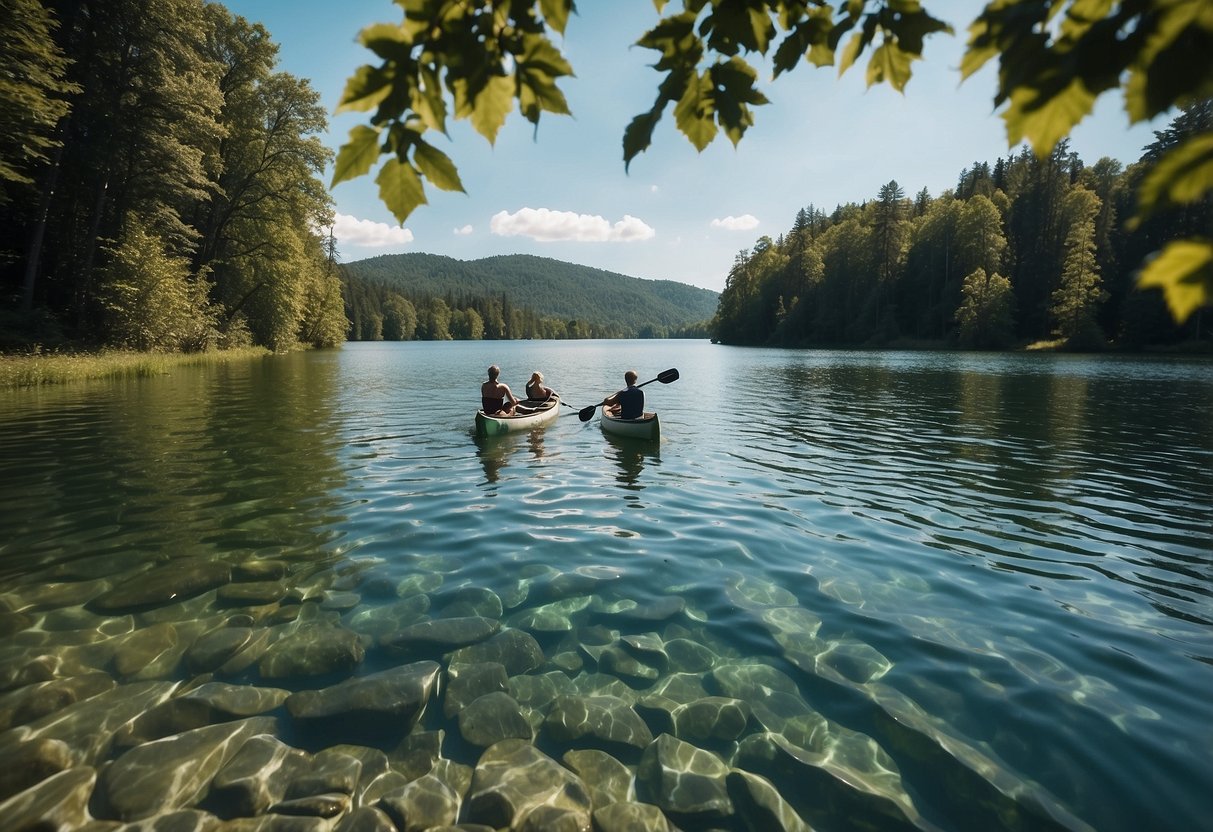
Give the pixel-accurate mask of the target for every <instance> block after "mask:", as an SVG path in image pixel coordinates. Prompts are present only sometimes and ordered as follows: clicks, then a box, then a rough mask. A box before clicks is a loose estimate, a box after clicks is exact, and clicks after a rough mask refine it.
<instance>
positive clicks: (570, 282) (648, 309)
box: [342, 254, 719, 340]
mask: <svg viewBox="0 0 1213 832" xmlns="http://www.w3.org/2000/svg"><path fill="white" fill-rule="evenodd" d="M342 270H343V272H344V274H345V276H346V280H345V289H346V314H347V316H348V317H349V319H350V321H351V324H352V328H351V333H350V338H351V339H352V340H378V339H379V338H380V337H382V338H383V339H385V340H409V339H410V338H416V339H418V340H444V339H445V338H447V337H451V338H455V339H472V340H478V339H480V338H487V339H490V340H492V339H500V338H706V337H707V335H708V328H707V326H708V321H709V319H710V318H711V317H712V315H713V314H714V313H715V311H716V306H717V301H718V298H719V296H718V295H717V293H715V292H712V291H709V290H707V289H700V288H697V287H694V286H689V285H687V284H684V283H677V282H675V281H671V280H642V279H640V278H635V277H627V276H625V275H621V274H615V273H613V272H607V271H603V270H602V269H594V268H590V267H588V266H580V265H576V264H574V263H566V262H563V261H560V260H553V259H551V258H547V257H534V256H531V255H521V254H513V255H501V256H497V257H486V258H483V259H480V260H473V261H463V260H457V259H455V258H452V257H442V256H439V255H434V254H389V255H382V256H380V257H371V258H369V259H366V260H358V261H355V262H353V263H348V264H345V265H344V266H343V267H342ZM402 301H403V303H402ZM448 315H449V316H450V322H449V325H448V326H443V323H442V322H443V321H444V320H446V317H447V316H448ZM410 320H415V321H416V326H415V327H410V326H408V322H409V321H410ZM399 321H403V322H404V323H405V326H404V327H403V329H401V328H400V327H398V326H397V322H399ZM410 333H412V334H410Z"/></svg>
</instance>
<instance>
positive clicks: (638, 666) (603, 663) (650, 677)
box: [598, 646, 661, 686]
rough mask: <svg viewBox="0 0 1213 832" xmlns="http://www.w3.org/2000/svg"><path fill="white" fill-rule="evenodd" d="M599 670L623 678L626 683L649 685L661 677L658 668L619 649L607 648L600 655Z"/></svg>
mask: <svg viewBox="0 0 1213 832" xmlns="http://www.w3.org/2000/svg"><path fill="white" fill-rule="evenodd" d="M598 668H599V669H600V670H601V671H602V672H604V673H610V674H613V675H615V676H619V677H621V678H622V679H623V680H624V681H625V682H629V683H635V684H637V685H642V686H643V685H648V684H651V683H652V682H655V681H657V678H658V677H659V676H660V675H661V674H660V673H658V672H657V668H655V667H650V666H649V665H647V664H644V663H643V662H641V661H639V660H638V659H636V657H634V656H633V655H632V654H631V653H629V652H627V651H626V650H623V649H621V648H619V647H615V646H611V647H607V648H606V649H605V650H603V651H602V652H601V653H600V654H599V655H598Z"/></svg>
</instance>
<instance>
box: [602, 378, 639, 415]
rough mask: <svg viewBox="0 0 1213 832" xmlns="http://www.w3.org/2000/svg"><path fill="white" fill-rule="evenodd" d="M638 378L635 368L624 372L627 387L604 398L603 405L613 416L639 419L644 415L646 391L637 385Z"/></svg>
mask: <svg viewBox="0 0 1213 832" xmlns="http://www.w3.org/2000/svg"><path fill="white" fill-rule="evenodd" d="M637 378H638V376H637V375H636V371H635V370H628V371H627V372H626V373H624V374H623V381H624V383H625V384H626V385H627V387H625V388H624V389H622V390H620V391H619V392H617V393H614V394H612V395H610V396H607V397H606V398H605V399H603V400H602V402H601V406H602V407H605V408H606V409H607V411H608V412H609V413H610V414H611V416H612V417H614V418H616V419H639V418H640V417H641V416H643V415H644V391H643V390H641V389H640V388H639V387H637V386H636V379H637Z"/></svg>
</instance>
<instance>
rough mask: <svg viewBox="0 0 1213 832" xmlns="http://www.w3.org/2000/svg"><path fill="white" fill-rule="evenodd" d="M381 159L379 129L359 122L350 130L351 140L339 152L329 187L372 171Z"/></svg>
mask: <svg viewBox="0 0 1213 832" xmlns="http://www.w3.org/2000/svg"><path fill="white" fill-rule="evenodd" d="M378 159H379V131H378V130H377V129H375V128H373V127H367V126H365V125H362V124H359V125H358V126H357V127H354V128H353V129H352V130H350V140H349V141H348V142H346V143H345V144H343V145H342V146H341V150H339V151H338V152H337V161H336V163H335V164H334V166H333V181H332V182H331V183H330V184H329V187H330V188H331V187H333V186H334V185H336V184H337V183H339V182H344V181H346V180H347V179H356V178H357V177H359V176H362V175H363V174H365V173H367V172H369V171H370V169H371V167H372V166H373V165H374V164H375V162H376V161H378Z"/></svg>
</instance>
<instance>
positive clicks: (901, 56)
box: [868, 40, 915, 92]
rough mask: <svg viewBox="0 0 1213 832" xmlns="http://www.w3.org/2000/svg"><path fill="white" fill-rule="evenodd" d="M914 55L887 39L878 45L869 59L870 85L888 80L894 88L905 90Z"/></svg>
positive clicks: (900, 90) (899, 90)
mask: <svg viewBox="0 0 1213 832" xmlns="http://www.w3.org/2000/svg"><path fill="white" fill-rule="evenodd" d="M914 57H915V56H913V55H911V54H910V53H908V52H905V51H903V50H902V49H901V48H900V47H899V46H897V44H895V43H891V42H889V41H887V40H886V41H885V42H884V43H882V44H880V46H878V47H876V49H875V51H873V52H872V57H871V58H870V59H869V60H868V86H869V87H870V86H872V85H873V84H879V83H880V82H881V81H888V82H889V84H890V86H892V87H893V89H895V90H897V91H898V92H904V91H905V88H906V82H908V81H909V80H910V62H911V61H912V60H914Z"/></svg>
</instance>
